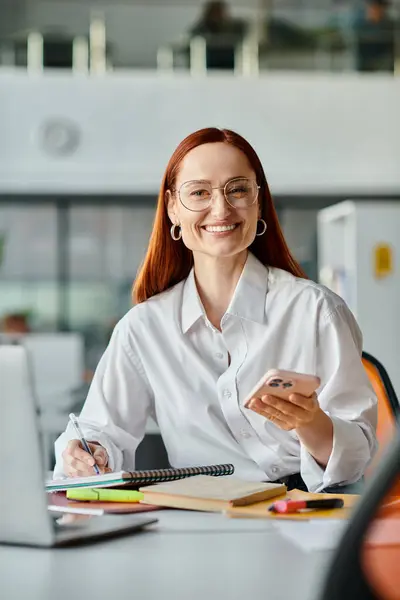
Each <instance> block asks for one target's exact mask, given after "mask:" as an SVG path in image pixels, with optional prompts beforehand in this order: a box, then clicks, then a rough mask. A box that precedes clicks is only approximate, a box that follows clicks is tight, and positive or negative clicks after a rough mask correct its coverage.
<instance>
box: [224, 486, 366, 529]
mask: <svg viewBox="0 0 400 600" xmlns="http://www.w3.org/2000/svg"><path fill="white" fill-rule="evenodd" d="M285 498H291V499H293V500H320V499H321V498H329V499H332V498H341V499H342V500H343V501H344V507H343V508H332V509H330V510H309V511H302V512H298V513H291V514H287V515H285V514H279V513H274V512H271V511H269V510H268V509H269V507H270V506H271V504H273V502H275V501H276V500H283V499H285ZM359 498H360V496H358V495H355V494H313V493H311V492H302V491H301V490H291V491H290V492H287V493H286V494H283V495H281V496H278V497H277V498H274V499H273V500H272V501H270V500H267V501H264V502H257V503H256V504H252V505H251V506H235V507H230V508H229V509H228V510H227V511H226V514H227V515H228V517H239V518H240V517H241V518H246V517H247V518H256V519H257V518H258V519H288V520H294V521H308V520H309V519H349V518H350V516H351V513H352V509H353V507H354V506H355V505H356V503H357V501H358V500H359Z"/></svg>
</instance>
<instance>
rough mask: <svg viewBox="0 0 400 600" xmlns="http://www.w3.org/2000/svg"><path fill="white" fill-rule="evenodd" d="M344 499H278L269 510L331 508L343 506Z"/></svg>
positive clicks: (294, 510)
mask: <svg viewBox="0 0 400 600" xmlns="http://www.w3.org/2000/svg"><path fill="white" fill-rule="evenodd" d="M343 504H344V502H343V500H342V499H341V498H321V500H278V501H277V502H274V504H272V506H270V507H269V509H268V510H270V511H271V512H276V513H280V514H287V513H293V512H297V511H298V510H302V509H303V508H313V509H325V510H327V509H330V508H342V507H343Z"/></svg>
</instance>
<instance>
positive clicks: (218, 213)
mask: <svg viewBox="0 0 400 600" xmlns="http://www.w3.org/2000/svg"><path fill="white" fill-rule="evenodd" d="M134 298H135V300H136V302H137V305H136V306H135V307H134V308H132V309H131V310H130V311H129V312H128V313H127V314H126V315H125V317H123V319H122V320H121V321H120V322H119V323H118V324H117V326H116V327H115V330H114V333H113V335H112V338H111V341H110V344H109V346H108V348H107V350H106V352H105V354H104V355H103V357H102V358H101V360H100V363H99V365H98V368H97V370H96V373H95V376H94V380H93V382H92V385H91V388H90V391H89V395H88V398H87V400H86V403H85V406H84V408H83V410H82V414H81V420H82V427H83V430H84V434H85V435H86V437H87V439H88V440H91V441H92V442H93V446H92V448H93V450H94V452H95V459H96V462H97V464H98V466H99V467H100V468H101V469H102V470H105V469H110V470H120V469H121V468H124V469H127V470H133V469H134V455H135V450H136V448H137V446H138V444H139V443H140V441H141V440H142V438H143V435H144V431H145V425H146V420H147V418H148V417H149V416H150V415H151V416H152V417H153V418H154V419H155V420H156V421H157V422H158V425H159V427H160V430H161V434H162V437H163V440H164V443H165V446H166V449H167V451H168V456H169V461H170V463H171V465H172V466H174V467H179V466H195V465H201V464H215V463H227V462H229V463H233V464H234V465H235V474H236V475H237V476H238V477H241V478H244V479H248V480H260V481H262V480H264V481H265V480H269V481H278V480H279V481H285V482H286V483H287V484H288V485H289V487H293V486H296V487H299V486H300V487H303V486H304V487H305V486H306V487H307V488H308V489H309V490H311V491H321V490H323V489H325V488H331V486H334V485H335V484H342V485H344V484H352V483H354V482H356V481H358V480H359V479H360V478H362V476H363V473H364V470H365V468H366V466H367V465H368V463H369V461H370V459H371V457H372V455H373V453H374V450H375V445H376V440H375V426H376V399H375V397H374V394H373V392H372V391H371V389H370V387H369V384H368V380H367V377H366V375H365V373H364V369H363V366H362V363H361V359H360V353H361V344H362V342H361V334H360V331H359V329H358V327H357V324H356V322H355V320H354V318H353V316H352V314H351V313H350V311H349V310H348V308H347V307H346V305H345V303H344V302H343V300H342V299H341V298H339V297H338V296H336V295H335V294H333V293H332V292H330V291H329V290H328V289H326V288H324V287H322V286H319V285H316V284H315V283H313V282H310V281H308V280H307V279H306V278H305V276H304V274H303V272H302V270H301V269H300V267H299V265H298V264H297V263H296V261H295V260H294V258H293V257H292V256H291V254H290V252H289V250H288V248H287V245H286V243H285V240H284V238H283V235H282V232H281V229H280V227H279V223H278V219H277V215H276V212H275V209H274V207H273V204H272V200H271V196H270V193H269V190H268V185H267V181H266V178H265V174H264V171H263V168H262V166H261V163H260V160H259V158H258V156H257V155H256V153H255V151H254V150H253V148H252V147H251V146H250V145H249V143H248V142H247V141H246V140H244V139H243V138H242V137H240V136H239V135H238V134H236V133H234V132H232V131H228V130H219V129H215V128H209V129H203V130H200V131H197V132H195V133H193V134H192V135H189V136H188V137H187V138H186V139H185V140H183V142H182V143H181V144H180V145H179V146H178V148H177V149H176V150H175V152H174V154H173V155H172V157H171V160H170V161H169V164H168V167H167V170H166V173H165V175H164V179H163V182H162V186H161V191H160V196H159V201H158V207H157V212H156V217H155V222H154V228H153V232H152V235H151V239H150V244H149V248H148V251H147V255H146V258H145V261H144V264H143V266H142V268H141V271H140V273H139V274H138V277H137V280H136V283H135V286H134ZM269 368H281V369H286V370H292V371H297V372H300V373H306V374H316V375H318V376H319V377H320V379H321V386H320V388H319V390H318V394H314V396H313V397H312V398H306V397H301V396H298V395H295V394H293V395H292V396H291V397H290V400H289V401H283V400H278V399H277V398H275V397H273V396H264V397H262V398H254V399H252V401H251V402H250V406H249V408H245V407H244V400H245V398H246V396H247V394H249V392H250V390H251V389H252V388H253V386H254V385H255V384H256V383H257V381H258V380H259V379H260V378H261V377H262V375H263V374H264V373H265V372H266V371H267V369H269ZM74 437H75V436H74V433H73V431H72V430H71V429H69V428H68V429H67V431H66V432H65V433H64V434H62V435H61V437H60V438H59V439H58V440H57V442H56V454H57V465H56V476H57V473H58V474H60V473H62V472H63V473H65V474H66V475H68V476H72V477H73V476H84V475H89V474H93V464H94V461H93V459H92V458H91V457H90V456H89V455H88V454H87V453H86V452H84V450H83V449H82V447H81V446H80V444H79V442H78V441H77V440H73V439H72V438H74Z"/></svg>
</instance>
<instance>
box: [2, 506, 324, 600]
mask: <svg viewBox="0 0 400 600" xmlns="http://www.w3.org/2000/svg"><path fill="white" fill-rule="evenodd" d="M151 514H152V515H155V514H156V515H157V516H158V517H159V522H158V524H155V525H152V526H151V528H149V531H146V532H140V533H137V534H133V535H130V536H125V537H121V538H116V539H113V540H108V541H104V542H98V543H95V544H90V545H89V544H87V545H86V546H75V547H73V548H72V547H70V548H63V549H55V550H43V549H35V548H19V547H15V546H0V590H1V594H0V595H1V598H4V600H21V599H22V598H23V599H24V600H54V598H57V600H71V599H72V598H78V597H79V598H87V599H90V598H93V599H96V600H103V599H104V600H105V599H107V600H117V599H119V598H121V599H128V598H136V599H137V600H150V599H151V600H158V599H160V600H225V599H227V600H228V599H229V600H264V599H265V600H288V598H296V600H314V599H315V598H316V597H318V595H317V590H318V589H319V583H320V581H321V579H322V578H323V577H324V574H325V570H326V565H327V562H328V561H329V560H330V552H322V551H318V552H316V553H313V552H307V553H304V552H302V551H301V550H300V549H298V548H296V547H295V546H294V545H292V544H291V543H290V542H289V541H287V540H285V539H284V538H283V537H282V536H281V535H280V534H279V532H278V530H277V529H276V528H275V527H274V525H273V523H271V522H270V521H263V520H259V519H228V518H227V517H224V516H223V515H221V514H218V513H198V512H190V511H175V510H174V511H172V510H171V511H170V510H164V511H160V512H159V513H151ZM289 565H290V568H289Z"/></svg>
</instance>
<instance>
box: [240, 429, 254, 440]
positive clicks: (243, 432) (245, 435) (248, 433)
mask: <svg viewBox="0 0 400 600" xmlns="http://www.w3.org/2000/svg"><path fill="white" fill-rule="evenodd" d="M240 435H241V436H242V437H243V438H245V439H248V438H250V437H251V433H250V432H249V431H246V430H245V429H241V430H240Z"/></svg>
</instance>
